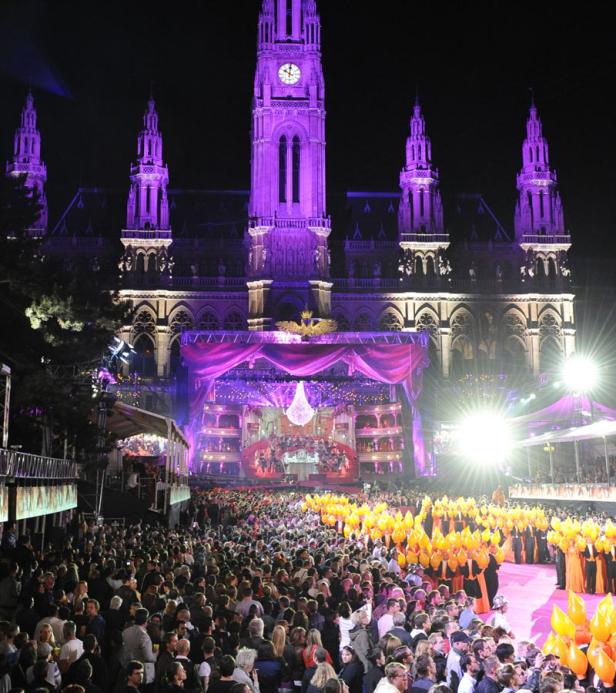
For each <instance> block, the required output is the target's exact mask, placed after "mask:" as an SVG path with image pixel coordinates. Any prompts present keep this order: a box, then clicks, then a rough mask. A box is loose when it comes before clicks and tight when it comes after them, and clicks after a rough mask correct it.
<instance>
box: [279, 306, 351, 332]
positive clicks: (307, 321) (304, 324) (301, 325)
mask: <svg viewBox="0 0 616 693" xmlns="http://www.w3.org/2000/svg"><path fill="white" fill-rule="evenodd" d="M276 327H277V328H278V329H279V330H280V331H281V332H289V333H291V334H299V335H301V336H302V337H303V338H307V337H317V336H319V335H322V334H329V333H330V332H335V331H336V330H337V329H338V323H337V322H336V321H335V320H330V319H329V318H313V317H312V311H311V310H303V311H302V312H301V313H300V319H299V322H293V321H292V320H281V321H280V322H277V323H276Z"/></svg>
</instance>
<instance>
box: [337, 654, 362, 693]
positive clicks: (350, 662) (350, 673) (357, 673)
mask: <svg viewBox="0 0 616 693" xmlns="http://www.w3.org/2000/svg"><path fill="white" fill-rule="evenodd" d="M340 663H341V665H342V666H341V668H340V671H339V672H338V677H339V678H340V679H342V680H343V681H344V682H345V683H346V685H347V687H348V689H349V693H361V690H362V679H363V675H364V667H363V664H362V663H361V662H360V660H359V658H358V657H357V655H356V654H355V650H354V649H353V648H352V647H350V646H348V645H347V646H346V647H343V648H342V649H341V650H340Z"/></svg>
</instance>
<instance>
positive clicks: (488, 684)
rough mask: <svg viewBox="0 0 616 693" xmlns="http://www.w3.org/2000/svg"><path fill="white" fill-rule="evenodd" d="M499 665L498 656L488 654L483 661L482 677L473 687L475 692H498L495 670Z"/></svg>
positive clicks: (496, 670) (498, 686)
mask: <svg viewBox="0 0 616 693" xmlns="http://www.w3.org/2000/svg"><path fill="white" fill-rule="evenodd" d="M499 667H500V662H499V661H498V657H496V656H495V655H490V656H489V657H486V659H485V660H484V662H483V677H482V679H481V681H479V683H478V684H477V687H476V688H475V691H476V693H500V689H501V687H500V685H499V682H498V679H497V672H498V669H499Z"/></svg>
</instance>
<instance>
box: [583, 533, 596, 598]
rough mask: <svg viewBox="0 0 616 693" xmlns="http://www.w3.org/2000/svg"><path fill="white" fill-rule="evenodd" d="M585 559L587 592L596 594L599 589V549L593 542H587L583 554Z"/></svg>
mask: <svg viewBox="0 0 616 693" xmlns="http://www.w3.org/2000/svg"><path fill="white" fill-rule="evenodd" d="M582 555H583V556H584V558H585V559H586V560H585V561H584V572H585V574H586V594H595V592H596V591H597V549H596V548H595V547H594V545H593V544H590V543H589V544H587V545H586V548H585V549H584V553H583V554H582Z"/></svg>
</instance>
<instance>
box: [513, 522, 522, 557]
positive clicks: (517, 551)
mask: <svg viewBox="0 0 616 693" xmlns="http://www.w3.org/2000/svg"><path fill="white" fill-rule="evenodd" d="M511 548H512V549H513V555H514V556H515V562H516V563H522V532H521V531H520V530H519V529H518V528H517V527H514V528H513V529H512V530H511Z"/></svg>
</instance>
